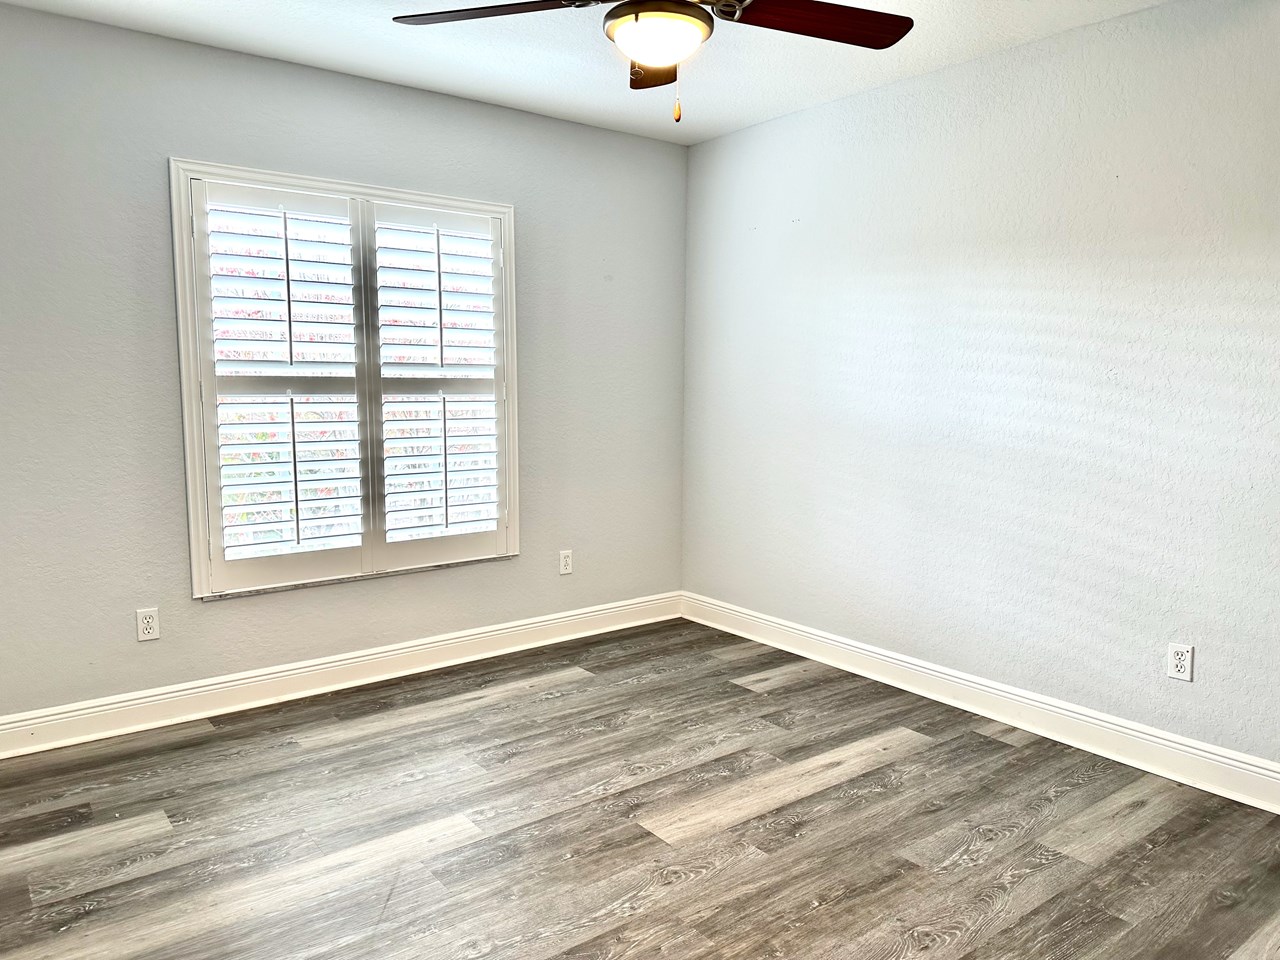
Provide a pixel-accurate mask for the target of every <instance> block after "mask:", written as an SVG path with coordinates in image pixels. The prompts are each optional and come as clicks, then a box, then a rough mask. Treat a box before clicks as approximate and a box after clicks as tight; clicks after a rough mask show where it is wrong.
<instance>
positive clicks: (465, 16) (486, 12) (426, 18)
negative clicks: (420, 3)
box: [391, 0, 594, 27]
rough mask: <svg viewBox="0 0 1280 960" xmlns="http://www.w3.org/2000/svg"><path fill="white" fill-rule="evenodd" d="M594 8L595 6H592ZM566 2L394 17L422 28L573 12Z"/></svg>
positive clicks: (539, 0)
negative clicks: (499, 18)
mask: <svg viewBox="0 0 1280 960" xmlns="http://www.w3.org/2000/svg"><path fill="white" fill-rule="evenodd" d="M592 6H594V4H592ZM572 9H574V7H573V6H572V5H571V4H568V3H565V2H564V0H524V2H523V3H499V4H494V5H493V6H490V7H468V8H467V9H465V10H441V11H440V12H439V13H414V14H409V15H407V16H403V17H392V18H391V19H392V20H394V21H395V22H396V23H404V24H408V25H409V26H411V27H420V26H423V25H424V24H429V23H454V22H456V21H458V20H481V19H483V18H485V17H505V16H508V15H510V14H513V13H537V12H538V11H539V10H572Z"/></svg>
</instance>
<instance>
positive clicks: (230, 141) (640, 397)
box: [0, 5, 685, 714]
mask: <svg viewBox="0 0 1280 960" xmlns="http://www.w3.org/2000/svg"><path fill="white" fill-rule="evenodd" d="M0 38H3V39H2V40H0V47H2V49H3V56H0V90H3V91H4V94H3V96H0V131H3V135H2V137H0V140H2V142H3V149H0V211H3V214H2V215H3V218H4V223H3V226H2V227H0V327H2V332H3V335H2V337H0V351H2V364H3V377H2V378H0V411H3V413H2V416H3V424H4V427H3V444H4V450H5V458H4V460H3V461H2V462H0V503H3V504H4V505H5V507H4V511H3V514H2V515H0V542H2V543H3V549H2V551H0V584H3V590H2V591H0V631H2V636H0V714H6V713H11V712H16V711H21V710H25V709H30V708H35V707H41V706H48V705H54V704H61V703H68V702H72V701H76V700H80V699H84V698H89V697H97V696H103V695H107V694H112V693H118V692H124V691H133V690H141V689H145V688H148V687H152V686H156V685H160V684H167V683H175V682H180V681H184V680H190V679H195V678H201V677H211V676H219V675H222V674H226V673H230V672H235V671H240V670H246V669H251V668H254V667H260V666H266V665H272V664H280V663H287V662H291V661H296V660H303V659H309V658H312V657H319V656H324V655H328V654H334V653H340V652H344V651H351V650H358V649H362V648H366V647H371V646H376V645H379V644H384V643H391V642H396V641H401V640H410V639H414V638H417V637H423V636H429V635H432V634H435V633H438V632H441V631H449V630H455V629H462V628H466V627H472V626H482V625H488V624H495V623H500V622H502V621H505V620H511V619H516V618H522V617H528V616H535V615H538V614H544V613H552V612H559V611H563V610H570V609H574V608H577V607H583V606H587V605H591V604H596V603H603V602H607V601H611V600H620V599H626V598H631V597H636V596H642V595H647V594H651V593H657V592H661V591H666V590H671V589H675V588H677V587H678V586H679V585H680V519H681V518H680V442H681V438H680V432H681V427H680V421H681V389H682V378H681V363H682V360H681V355H682V333H681V330H682V314H683V297H684V291H683V288H682V286H681V282H682V278H683V266H682V255H683V249H682V243H681V238H682V237H683V234H684V189H685V150H684V148H682V147H676V146H672V145H669V144H660V143H656V142H653V141H649V140H644V139H641V138H638V137H630V136H625V135H621V134H616V133H608V132H605V131H601V130H596V129H592V128H589V127H584V126H578V125H574V124H570V123H564V122H560V121H554V120H548V119H545V118H541V117H535V116H533V115H530V114H524V113H519V112H516V111H511V110H504V109H500V108H496V107H491V106H484V105H480V104H476V103H470V102H466V101H462V100H456V99H451V98H448V97H443V96H435V95H432V94H427V93H422V92H419V91H412V90H408V89H404V88H399V87H393V86H388V85H384V84H379V83H374V82H371V81H366V80H357V79H353V78H350V77H344V76H340V75H337V74H331V73H325V72H322V71H319V70H312V69H307V68H303V67H298V66H293V65H287V64H283V63H278V62H275V61H268V60H262V59H257V58H253V57H247V56H240V55H236V54H232V53H226V52H222V51H215V50H211V49H208V48H204V47H199V46H192V45H188V44H183V43H177V42H173V41H170V40H161V39H158V38H154V37H149V36H144V35H141V34H137V33H130V32H127V31H123V30H117V29H112V28H109V27H103V26H98V25H94V24H89V23H85V22H80V21H74V20H67V19H61V18H57V17H52V16H47V15H43V14H37V13H33V12H29V11H25V10H18V9H15V8H12V7H8V6H2V5H0ZM170 156H181V157H190V158H194V159H201V160H212V161H219V162H226V163H233V164H243V165H247V166H254V167H261V168H266V169H271V170H283V171H289V172H297V173H307V174H315V175H319V176H325V177H335V178H342V179H348V180H356V181H361V182H367V183H375V184H380V185H386V186H394V187H405V188H410V189H418V190H425V191H429V192H432V193H441V194H447V195H453V196H462V197H470V198H476V199H483V200H494V201H502V202H509V203H513V204H515V207H516V211H517V214H516V216H517V249H516V256H517V260H516V269H517V279H518V284H519V285H518V290H517V297H518V306H519V361H520V369H519V378H520V390H521V396H520V408H521V422H520V441H521V450H520V456H521V460H520V467H521V485H522V486H521V495H522V496H521V514H522V529H521V534H522V548H523V555H522V556H520V557H519V558H517V559H515V560H511V561H504V562H497V563H486V564H480V565H476V566H470V567H465V568H458V569H450V570H441V571H433V572H428V573H420V574H412V575H407V576H400V577H393V578H388V579H382V580H373V581H366V582H361V583H351V584H342V585H330V586H323V587H316V588H312V589H306V590H294V591H289V592H286V593H278V594H273V595H267V596H260V597H251V598H238V599H233V600H224V601H219V602H215V603H200V602H198V601H193V600H191V595H190V585H189V569H188V559H187V539H186V511H185V506H184V503H183V479H182V478H183V473H182V470H183V468H182V443H181V432H180V409H179V401H178V379H177V377H178V367H177V358H176V324H175V319H174V293H173V267H172V257H171V253H170V237H169V232H170V231H169V209H168V172H167V167H166V161H167V158H168V157H170ZM619 184H625V185H626V189H618V185H619ZM562 547H566V548H572V549H573V550H574V560H575V568H574V569H575V572H574V574H573V575H572V576H569V577H560V576H558V575H557V573H556V559H557V557H556V551H558V550H559V549H560V548H562ZM152 605H158V606H159V607H160V610H161V619H162V625H163V639H161V640H160V641H159V642H157V643H151V644H139V643H137V642H136V641H135V640H134V639H133V630H134V625H133V611H134V609H135V608H136V607H140V606H152Z"/></svg>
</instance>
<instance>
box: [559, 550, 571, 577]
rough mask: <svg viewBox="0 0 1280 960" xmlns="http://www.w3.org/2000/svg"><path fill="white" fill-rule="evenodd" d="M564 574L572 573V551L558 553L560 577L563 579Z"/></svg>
mask: <svg viewBox="0 0 1280 960" xmlns="http://www.w3.org/2000/svg"><path fill="white" fill-rule="evenodd" d="M566 573H573V551H572V550H561V551H560V576H562V577H563V576H564V575H565V574H566Z"/></svg>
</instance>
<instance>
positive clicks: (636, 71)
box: [631, 60, 677, 90]
mask: <svg viewBox="0 0 1280 960" xmlns="http://www.w3.org/2000/svg"><path fill="white" fill-rule="evenodd" d="M676 70H677V68H676V67H674V66H671V67H646V66H643V65H642V64H639V63H636V62H635V61H634V60H632V61H631V89H632V90H648V89H649V88H650V87H665V86H666V85H667V84H668V83H675V82H676Z"/></svg>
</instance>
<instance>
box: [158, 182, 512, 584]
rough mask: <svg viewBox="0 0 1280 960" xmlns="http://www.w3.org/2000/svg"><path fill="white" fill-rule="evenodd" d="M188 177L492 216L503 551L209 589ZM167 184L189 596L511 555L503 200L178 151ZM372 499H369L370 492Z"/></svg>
mask: <svg viewBox="0 0 1280 960" xmlns="http://www.w3.org/2000/svg"><path fill="white" fill-rule="evenodd" d="M193 180H222V181H230V182H233V183H234V182H243V183H245V184H248V185H251V186H259V187H274V188H279V189H285V190H308V191H314V192H316V193H329V194H337V195H341V196H346V197H349V198H352V199H356V200H367V201H372V202H384V203H400V204H407V205H410V206H426V207H439V208H443V209H445V210H455V211H458V212H462V213H470V214H475V215H479V216H487V217H492V218H495V219H497V220H498V221H500V223H501V227H500V254H499V256H500V258H501V259H500V264H501V283H500V296H501V303H502V324H501V331H500V349H501V356H502V358H503V362H502V374H503V376H502V380H501V382H500V383H499V384H496V385H495V386H496V388H497V389H499V390H500V391H501V397H500V399H501V400H502V404H501V409H502V414H501V418H500V419H501V429H502V430H503V431H504V432H503V436H504V446H503V451H504V453H505V457H504V458H503V461H504V462H503V463H502V465H501V467H500V469H501V470H502V473H503V481H504V483H505V492H506V502H505V503H504V504H503V507H504V517H505V519H504V520H503V521H501V522H505V524H506V528H507V532H506V551H505V552H504V553H501V554H486V555H484V556H479V557H453V558H450V559H448V560H445V561H441V562H439V563H431V564H424V565H421V566H415V567H404V568H396V569H393V570H386V571H375V572H366V573H363V574H360V575H358V576H341V577H323V578H311V579H298V580H291V581H286V582H281V583H270V584H262V585H259V586H254V587H247V588H244V589H236V590H224V591H214V590H213V589H212V576H213V570H212V560H211V557H210V545H211V543H212V538H211V531H210V529H209V515H208V504H209V502H210V501H209V496H208V489H207V485H208V480H207V478H208V453H207V445H206V436H205V423H204V420H205V418H204V415H203V403H204V392H203V379H204V378H203V371H202V369H201V367H202V364H201V359H202V358H201V349H200V346H201V336H202V331H201V327H200V324H201V319H200V310H199V305H198V303H197V299H196V290H197V289H198V287H197V267H196V262H195V256H196V242H195V219H194V217H193V215H192V181H193ZM169 190H170V206H171V209H172V211H173V256H174V276H175V283H176V299H177V319H178V346H179V350H178V356H179V369H180V386H181V396H182V425H183V448H184V458H185V465H186V494H187V515H188V518H189V520H188V528H189V533H190V548H191V591H192V596H193V597H194V598H196V599H217V598H221V597H228V596H237V595H245V594H255V593H262V592H264V591H266V590H276V589H284V588H290V587H302V586H312V585H315V584H319V583H332V582H346V581H349V580H363V579H368V578H373V577H381V576H387V575H392V574H401V573H410V572H413V571H417V570H430V569H436V568H438V567H452V566H457V565H458V564H459V563H470V562H479V561H484V560H498V559H507V558H509V557H513V556H515V555H517V554H518V553H519V552H520V523H519V520H520V518H519V504H520V497H519V469H518V463H517V461H518V456H517V452H518V450H519V438H518V436H517V422H518V417H517V415H516V398H517V395H518V390H517V389H516V370H517V369H518V364H517V362H516V311H515V271H514V269H513V263H512V256H511V251H512V250H514V249H515V210H514V208H513V207H512V206H511V205H510V204H501V203H487V202H483V201H478V200H465V199H460V198H457V197H444V196H439V195H433V194H426V193H420V192H417V191H413V190H400V189H396V188H389V187H375V186H369V185H367V184H359V183H350V182H347V181H342V180H330V179H327V178H324V177H311V176H301V175H295V174H284V173H277V172H274V171H268V170H256V169H253V168H248V167H237V166H231V165H227V164H219V163H206V162H202V161H196V160H184V159H178V158H171V159H170V160H169ZM374 499H376V492H375V497H374Z"/></svg>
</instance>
